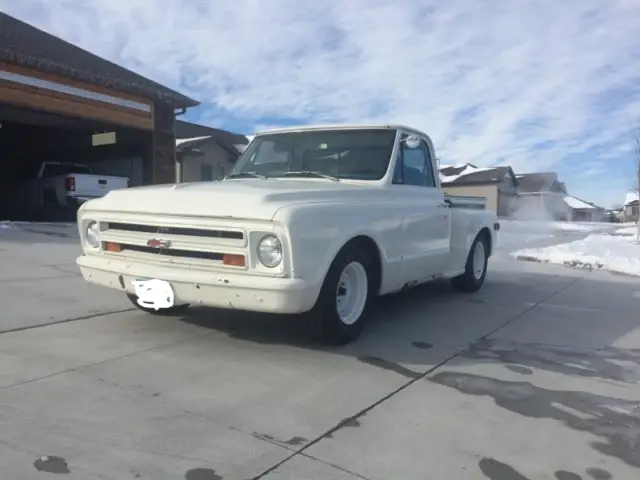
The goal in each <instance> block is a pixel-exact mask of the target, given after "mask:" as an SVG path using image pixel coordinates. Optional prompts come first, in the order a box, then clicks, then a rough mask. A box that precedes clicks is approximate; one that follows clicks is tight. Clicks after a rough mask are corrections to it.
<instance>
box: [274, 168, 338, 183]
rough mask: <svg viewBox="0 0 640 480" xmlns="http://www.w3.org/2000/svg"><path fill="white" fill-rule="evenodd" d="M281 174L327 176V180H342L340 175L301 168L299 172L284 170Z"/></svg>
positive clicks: (288, 175)
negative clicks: (335, 175)
mask: <svg viewBox="0 0 640 480" xmlns="http://www.w3.org/2000/svg"><path fill="white" fill-rule="evenodd" d="M281 175H282V176H284V177H317V178H326V179H327V180H333V181H334V182H339V181H340V179H339V178H338V177H334V176H331V175H327V174H326V173H322V172H312V171H311V170H301V171H299V172H284V173H282V174H281Z"/></svg>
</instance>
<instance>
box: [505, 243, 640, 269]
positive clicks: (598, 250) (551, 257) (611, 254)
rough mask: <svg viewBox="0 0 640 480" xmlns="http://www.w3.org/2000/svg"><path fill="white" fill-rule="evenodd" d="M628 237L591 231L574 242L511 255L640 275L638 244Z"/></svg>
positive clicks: (519, 251)
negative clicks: (591, 232) (592, 232)
mask: <svg viewBox="0 0 640 480" xmlns="http://www.w3.org/2000/svg"><path fill="white" fill-rule="evenodd" d="M633 240H634V239H633V238H630V237H621V236H612V235H599V234H591V235H589V236H588V237H586V238H584V239H582V240H577V241H575V242H570V243H563V244H560V245H552V246H549V247H544V248H526V249H522V250H517V251H515V252H512V253H511V254H510V256H511V257H513V258H517V259H518V260H529V261H536V262H548V263H555V264H559V265H568V266H571V267H584V268H589V269H603V270H609V271H612V272H619V273H625V274H627V275H638V276H640V245H639V244H637V243H635V242H634V241H633Z"/></svg>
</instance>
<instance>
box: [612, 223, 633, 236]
mask: <svg viewBox="0 0 640 480" xmlns="http://www.w3.org/2000/svg"><path fill="white" fill-rule="evenodd" d="M637 231H638V226H637V225H633V226H631V227H624V228H619V229H618V230H616V231H615V232H614V233H615V234H616V235H635V234H636V233H637Z"/></svg>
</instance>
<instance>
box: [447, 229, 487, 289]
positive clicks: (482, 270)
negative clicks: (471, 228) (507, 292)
mask: <svg viewBox="0 0 640 480" xmlns="http://www.w3.org/2000/svg"><path fill="white" fill-rule="evenodd" d="M488 260H489V242H487V239H486V237H485V236H484V235H482V234H481V235H478V236H477V237H476V238H475V240H474V241H473V244H472V245H471V249H470V250H469V255H468V257H467V263H466V265H465V271H464V273H463V274H462V275H460V276H459V277H455V278H453V279H452V280H451V284H452V285H453V287H454V288H455V289H456V290H458V291H460V292H465V293H473V292H477V291H478V290H480V288H481V287H482V285H483V284H484V280H485V277H486V276H487V263H488Z"/></svg>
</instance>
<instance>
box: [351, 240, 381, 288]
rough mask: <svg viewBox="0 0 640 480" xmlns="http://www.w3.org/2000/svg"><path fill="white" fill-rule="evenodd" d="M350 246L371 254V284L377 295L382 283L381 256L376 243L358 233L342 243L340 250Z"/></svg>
mask: <svg viewBox="0 0 640 480" xmlns="http://www.w3.org/2000/svg"><path fill="white" fill-rule="evenodd" d="M352 247H356V248H358V247H359V248H362V249H363V250H365V251H366V252H367V253H368V254H369V255H371V260H372V262H371V263H372V265H373V268H374V271H373V286H374V291H375V292H376V295H377V294H378V293H379V292H380V286H381V284H382V258H381V256H380V249H379V248H378V244H377V243H376V242H375V241H374V240H373V239H372V238H371V237H368V236H367V235H359V236H357V237H354V238H352V239H351V240H349V241H348V242H347V243H346V244H345V245H344V247H342V250H344V249H346V248H352Z"/></svg>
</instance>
